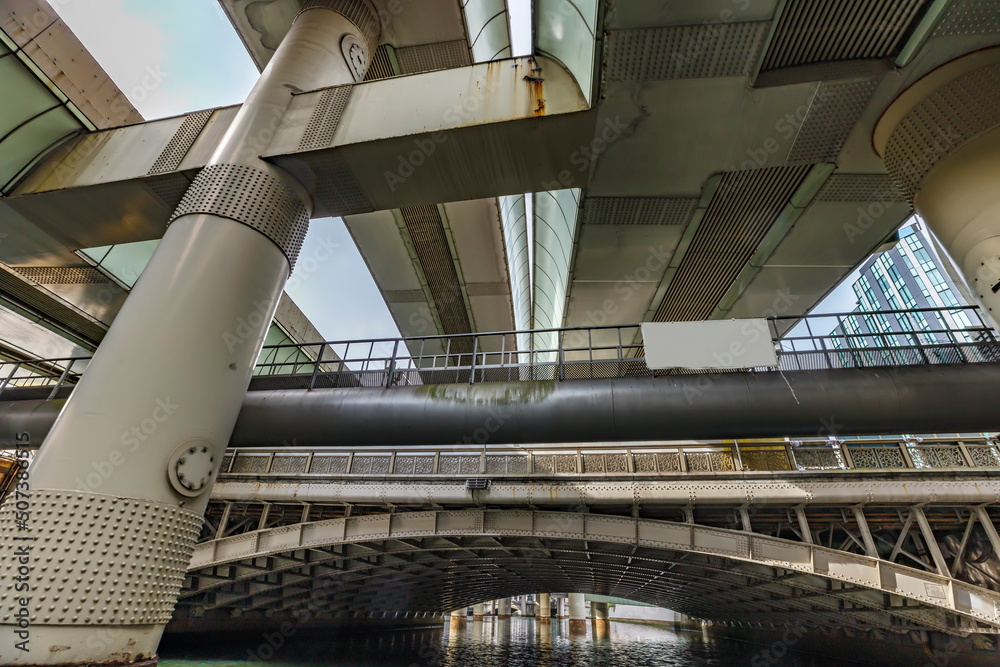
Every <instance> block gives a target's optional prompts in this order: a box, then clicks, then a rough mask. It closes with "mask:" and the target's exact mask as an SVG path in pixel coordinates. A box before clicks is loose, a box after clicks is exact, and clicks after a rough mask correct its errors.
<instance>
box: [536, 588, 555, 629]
mask: <svg viewBox="0 0 1000 667" xmlns="http://www.w3.org/2000/svg"><path fill="white" fill-rule="evenodd" d="M551 604H552V602H551V598H550V597H549V594H548V593H539V594H538V614H537V618H538V622H539V623H546V624H547V623H551V622H552V607H551Z"/></svg>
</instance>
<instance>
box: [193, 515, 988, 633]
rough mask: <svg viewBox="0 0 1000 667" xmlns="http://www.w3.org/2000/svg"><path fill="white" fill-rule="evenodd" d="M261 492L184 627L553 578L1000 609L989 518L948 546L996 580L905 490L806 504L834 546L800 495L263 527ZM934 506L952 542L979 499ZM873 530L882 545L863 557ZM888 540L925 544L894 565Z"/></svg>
mask: <svg viewBox="0 0 1000 667" xmlns="http://www.w3.org/2000/svg"><path fill="white" fill-rule="evenodd" d="M262 507H263V505H261V504H250V505H249V506H248V505H246V504H241V505H237V506H236V507H235V508H233V507H230V509H229V510H227V514H228V521H230V522H232V523H233V528H235V530H234V531H233V532H234V534H232V535H229V536H227V537H221V538H219V539H215V540H210V541H207V542H204V543H202V544H200V545H199V547H198V549H197V550H196V552H195V556H194V559H193V561H192V565H191V571H190V573H189V575H188V580H187V583H186V584H185V588H184V590H183V592H182V598H181V601H180V606H179V608H178V612H177V617H176V618H177V620H178V623H177V625H178V626H180V627H191V626H190V624H189V623H188V621H189V619H199V620H198V621H197V625H196V626H195V627H197V628H199V629H200V630H205V629H208V628H210V627H213V624H214V626H215V627H232V625H231V624H232V621H231V619H232V618H233V617H238V618H241V619H242V621H241V622H256V623H262V624H265V625H266V624H267V623H268V622H271V623H275V622H278V621H279V620H281V619H287V618H296V617H298V616H300V615H305V616H306V617H307V618H310V619H311V620H313V621H314V622H316V621H321V620H323V619H326V620H327V621H337V620H340V621H343V620H344V619H351V618H356V617H359V616H360V617H368V616H375V617H380V616H382V615H389V616H390V617H391V616H395V615H399V616H405V615H411V614H412V615H417V614H420V613H422V612H424V613H426V612H429V613H436V612H441V611H443V610H450V609H457V608H465V607H466V606H469V605H472V604H474V603H479V602H482V601H484V600H493V599H499V598H504V597H510V596H512V595H521V594H527V593H532V592H536V591H549V590H552V591H556V590H558V591H569V592H580V593H596V594H601V595H611V596H617V597H622V598H626V599H630V600H636V601H640V602H646V603H649V604H653V605H657V606H662V607H667V608H669V609H674V610H676V611H680V612H683V613H685V614H688V615H690V616H692V617H694V618H697V619H702V620H706V621H712V622H715V623H719V624H734V625H735V624H740V625H748V626H753V627H760V626H762V625H763V626H770V627H775V626H776V625H777V626H782V625H792V624H796V623H805V624H808V625H809V626H811V627H828V628H835V627H838V628H839V627H843V626H848V627H853V628H858V629H865V630H877V631H889V632H895V633H906V632H909V631H910V630H936V631H941V632H946V633H949V634H955V635H968V634H969V633H987V634H992V633H995V632H996V629H997V626H998V621H997V618H996V612H995V604H996V601H997V599H1000V595H998V593H997V592H995V591H996V589H997V585H996V580H995V579H994V578H993V577H995V575H996V574H997V572H996V570H997V562H996V559H995V557H985V558H984V557H983V556H984V554H986V553H988V552H989V551H990V547H989V541H988V538H987V537H986V536H985V533H983V532H982V531H981V530H980V531H978V532H973V531H971V530H970V535H972V537H971V538H970V537H965V544H964V548H967V549H970V550H969V552H967V553H968V554H969V558H970V559H971V560H970V561H968V564H965V561H963V560H962V559H961V558H959V559H955V558H954V554H951V556H952V558H951V559H949V560H950V561H954V566H955V570H956V571H958V570H961V572H962V574H963V575H964V576H965V577H969V575H970V573H971V574H972V576H971V578H972V579H973V580H975V581H978V582H981V583H982V582H986V583H988V584H989V585H990V586H992V587H993V590H990V589H988V588H985V587H980V586H976V585H973V584H969V583H968V582H966V581H963V580H962V579H961V578H959V577H954V578H953V577H952V576H951V575H950V574H949V573H947V572H946V573H945V574H944V575H940V574H938V573H937V572H936V571H935V568H936V566H935V565H933V564H932V563H933V558H932V557H931V556H930V554H929V553H928V551H927V550H926V547H925V544H926V543H923V542H922V541H921V537H920V534H919V532H916V534H910V533H909V529H910V528H911V526H912V525H913V518H912V516H909V511H908V510H905V509H901V508H900V507H898V506H891V505H869V506H868V507H867V508H866V511H865V514H864V515H863V516H864V517H867V522H868V525H870V526H875V528H873V529H872V530H871V533H870V535H867V536H866V535H865V533H868V528H867V527H866V528H863V529H862V528H859V525H858V521H857V519H856V518H855V517H854V516H853V515H852V513H851V511H850V510H849V509H848V510H845V509H844V507H843V506H842V505H840V506H836V505H834V506H819V505H818V506H813V507H810V508H809V510H808V512H807V516H806V521H809V522H811V523H812V525H813V527H814V528H817V530H816V534H815V537H816V538H817V539H816V541H819V540H822V541H823V542H825V543H826V542H828V543H829V544H830V545H831V546H829V547H828V546H825V545H823V546H821V545H819V544H812V543H811V542H812V541H813V538H812V537H809V538H808V540H809V541H804V540H803V539H802V538H801V535H802V533H801V532H799V531H798V528H797V525H798V524H797V519H796V518H795V516H796V512H795V510H794V509H793V508H791V507H787V506H786V507H781V506H770V507H761V508H754V509H753V510H752V516H750V517H749V526H750V529H751V530H743V529H740V528H739V527H738V523H739V516H740V512H741V510H740V509H739V508H737V507H732V506H726V505H714V506H707V507H705V506H698V507H697V508H696V509H695V510H693V511H692V514H693V518H694V519H695V521H696V523H688V522H684V521H683V519H682V518H681V517H682V516H683V515H684V511H683V509H681V508H676V507H675V508H668V507H655V506H645V505H644V506H643V509H642V510H637V511H636V512H635V514H640V515H641V516H639V517H630V516H621V515H607V514H603V513H600V512H602V511H607V510H606V509H605V508H601V507H600V503H599V502H598V503H595V506H593V507H589V508H588V510H589V511H586V512H580V511H565V512H552V511H537V510H536V511H532V510H530V509H522V510H514V509H498V508H493V509H487V508H483V509H475V510H470V509H461V510H446V509H440V508H439V509H437V510H427V511H415V509H414V508H413V507H405V508H404V507H395V508H393V511H391V512H386V511H385V508H384V507H383V508H378V509H377V510H375V508H371V509H373V510H375V511H371V510H369V511H368V512H366V511H365V510H366V508H364V507H363V506H353V512H352V516H350V517H348V518H327V517H330V516H335V515H338V514H340V515H343V514H344V513H345V511H344V507H343V506H342V505H341V506H329V505H323V504H313V505H311V506H310V508H309V511H308V515H309V516H314V517H316V518H315V519H312V520H308V521H306V522H301V521H298V522H292V523H288V524H282V523H281V520H280V519H273V520H275V521H276V523H278V524H279V525H276V526H274V527H272V528H266V529H262V530H255V531H253V532H250V533H244V534H241V533H240V532H239V531H240V530H241V528H239V527H237V524H239V523H240V521H242V520H243V519H244V517H246V518H247V519H249V520H250V521H249V523H250V524H252V525H253V526H254V527H255V528H256V527H257V525H258V521H259V519H260V513H261V510H262ZM608 507H609V508H613V506H608ZM278 509H279V508H278V507H274V506H272V507H271V508H270V512H272V513H275V514H276V513H277V511H278ZM743 511H744V512H745V511H746V508H745V507H744V508H743ZM291 514H292V515H293V516H294V515H295V514H298V515H299V516H301V511H299V512H294V511H293V512H291ZM647 515H648V516H671V517H672V518H673V519H674V521H667V520H663V519H652V518H645V516H647ZM677 515H681V516H677ZM923 516H925V517H928V520H929V521H930V525H931V526H932V529H933V530H936V531H938V533H939V534H940V536H941V538H942V539H946V540H949V541H948V542H947V543H949V544H951V546H952V548H953V549H954V548H955V547H956V546H957V544H958V542H959V541H961V540H962V535H963V531H964V530H965V529H966V524H967V523H968V522H969V513H968V511H967V510H963V509H962V508H960V507H955V506H944V505H938V506H934V507H932V508H929V509H927V510H925V514H924V515H923ZM904 517H909V518H904ZM678 519H681V520H678ZM216 520H218V517H216ZM861 521H865V519H864V518H862V519H861ZM265 523H267V521H266V520H265ZM734 524H736V525H734ZM242 525H243V528H245V527H246V523H245V522H244V523H243V524H242ZM722 526H725V527H722ZM751 531H752V532H751ZM222 532H223V533H225V532H226V530H223V531H222ZM945 534H948V535H949V537H948V538H945V537H944V536H945ZM778 535H783V537H778ZM866 539H867V540H874V541H875V542H876V549H877V553H880V554H881V557H879V556H872V557H868V556H865V554H864V551H865V546H864V541H865V540H866ZM970 540H971V541H970ZM970 547H971V548H970ZM920 550H923V554H924V555H923V556H922V557H921V556H920V555H919V551H920ZM956 551H957V549H956ZM890 554H892V558H897V556H898V554H905V557H906V558H909V559H910V560H909V561H908V562H907V564H905V565H904V564H893V563H892V561H891V560H889V559H888V557H889V555H890ZM973 563H975V564H973ZM948 567H951V564H949V565H948Z"/></svg>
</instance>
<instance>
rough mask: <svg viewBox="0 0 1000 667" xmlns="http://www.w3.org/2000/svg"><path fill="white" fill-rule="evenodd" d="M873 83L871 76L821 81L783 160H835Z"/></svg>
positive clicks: (804, 161)
mask: <svg viewBox="0 0 1000 667" xmlns="http://www.w3.org/2000/svg"><path fill="white" fill-rule="evenodd" d="M877 86H878V81H877V80H876V79H874V78H870V79H859V80H857V81H843V82H823V83H821V84H820V85H819V88H818V89H817V90H816V95H815V96H814V97H813V100H812V104H810V106H809V111H808V112H807V114H806V117H805V120H804V121H803V122H802V127H801V128H800V129H799V133H798V134H797V135H796V137H795V143H794V144H793V145H792V150H791V152H790V153H789V155H788V161H787V164H790V165H791V164H819V163H822V162H836V159H837V156H838V155H839V154H840V149H841V147H842V146H843V145H844V142H845V141H847V137H848V135H850V133H851V130H853V129H854V126H855V125H857V123H858V119H859V118H860V117H861V114H862V112H863V111H864V110H865V107H866V106H868V100H870V99H871V96H872V93H874V92H875V88H876V87H877Z"/></svg>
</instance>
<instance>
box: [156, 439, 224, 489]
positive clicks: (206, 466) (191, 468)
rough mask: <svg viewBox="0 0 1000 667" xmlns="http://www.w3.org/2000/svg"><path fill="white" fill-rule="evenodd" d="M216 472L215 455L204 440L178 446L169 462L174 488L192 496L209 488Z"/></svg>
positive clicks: (169, 472)
mask: <svg viewBox="0 0 1000 667" xmlns="http://www.w3.org/2000/svg"><path fill="white" fill-rule="evenodd" d="M214 472H215V457H214V456H213V455H212V450H211V447H210V446H209V443H208V442H206V441H204V440H191V441H189V442H185V443H184V444H182V445H180V446H178V447H177V449H175V450H174V452H173V454H171V455H170V462H169V463H168V464H167V476H168V477H169V478H170V484H171V485H172V486H173V487H174V490H176V491H177V493H180V494H182V495H185V496H189V497H192V498H193V497H194V496H198V495H201V494H202V493H204V491H205V490H206V489H208V488H209V486H210V483H211V481H212V475H213V474H214Z"/></svg>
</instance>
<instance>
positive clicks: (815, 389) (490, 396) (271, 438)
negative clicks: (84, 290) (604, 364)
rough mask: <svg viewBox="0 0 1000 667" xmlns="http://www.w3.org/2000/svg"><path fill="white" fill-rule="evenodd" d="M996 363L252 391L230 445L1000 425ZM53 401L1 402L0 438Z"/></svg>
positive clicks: (43, 427) (54, 405)
mask: <svg viewBox="0 0 1000 667" xmlns="http://www.w3.org/2000/svg"><path fill="white" fill-rule="evenodd" d="M998 388H1000V364H997V363H983V364H956V365H938V366H905V367H899V368H884V369H846V370H826V371H795V372H786V373H783V374H782V373H777V372H764V373H715V374H710V373H706V374H700V375H678V376H665V377H657V378H651V377H643V378H620V379H607V380H567V381H562V382H557V381H543V382H509V383H495V384H475V385H466V384H452V385H429V386H421V387H397V388H390V389H365V388H351V389H319V390H314V391H305V390H287V391H253V392H249V393H248V394H247V397H246V400H245V401H244V404H243V409H242V411H241V413H240V417H239V420H238V421H237V423H236V429H235V431H234V432H233V437H232V440H231V443H230V444H231V445H233V446H237V447H252V446H269V447H273V446H278V445H281V444H282V443H288V444H295V445H298V446H322V445H333V446H341V445H393V446H399V445H441V444H451V443H462V442H465V443H477V444H478V443H483V442H490V443H497V444H503V443H510V444H518V443H544V442H602V441H609V442H611V441H629V440H684V439H725V438H753V437H782V436H791V437H804V436H817V435H819V436H828V435H838V434H839V435H851V434H879V433H954V432H973V431H996V430H1000V409H998V408H997V405H996V402H997V389H998ZM62 403H63V400H62V399H56V400H52V401H44V400H22V401H9V402H0V445H6V446H12V445H13V443H14V437H15V434H16V433H19V432H23V431H28V432H29V433H31V440H32V442H41V441H42V439H43V438H44V436H45V434H46V433H47V432H48V430H49V428H50V427H51V426H52V422H53V421H54V420H55V418H56V416H57V415H58V412H59V409H60V408H61V406H62Z"/></svg>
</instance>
